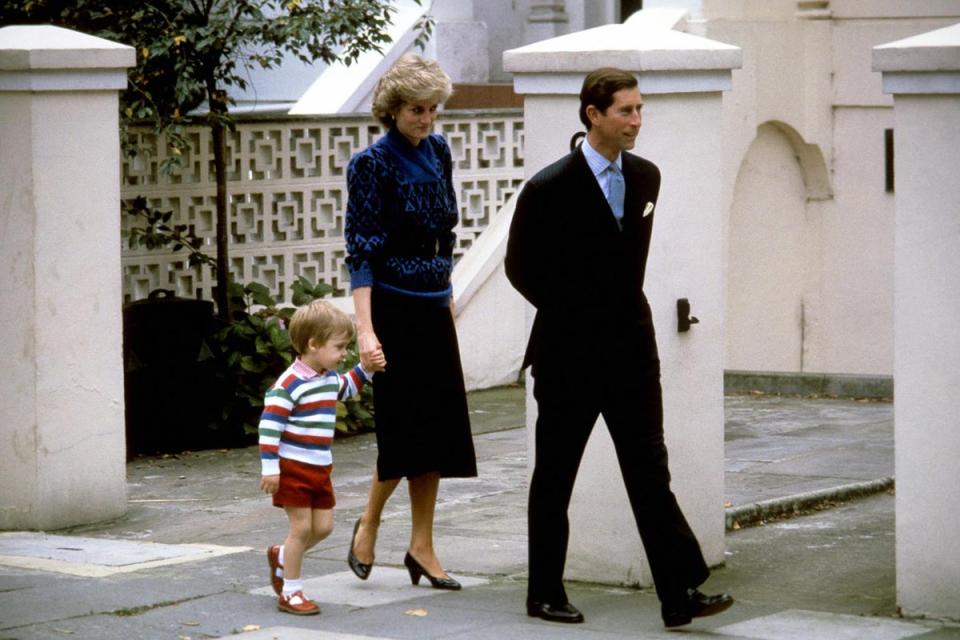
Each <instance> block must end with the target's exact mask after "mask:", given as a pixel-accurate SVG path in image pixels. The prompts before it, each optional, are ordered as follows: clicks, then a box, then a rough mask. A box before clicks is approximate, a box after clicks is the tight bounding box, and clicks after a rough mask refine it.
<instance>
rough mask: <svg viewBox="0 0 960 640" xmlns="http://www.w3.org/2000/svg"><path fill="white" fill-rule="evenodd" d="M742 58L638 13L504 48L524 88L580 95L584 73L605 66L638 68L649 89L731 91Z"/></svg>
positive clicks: (644, 86) (730, 48) (719, 44)
mask: <svg viewBox="0 0 960 640" xmlns="http://www.w3.org/2000/svg"><path fill="white" fill-rule="evenodd" d="M663 17H667V16H663ZM670 19H671V20H672V21H673V22H676V16H670ZM742 63H743V54H742V51H741V50H740V48H739V47H735V46H733V45H729V44H726V43H723V42H717V41H716V40H710V39H708V38H702V37H700V36H695V35H691V34H689V33H683V32H681V31H674V30H673V29H671V28H669V27H668V26H661V25H660V24H659V21H654V20H640V19H636V18H634V17H632V18H631V20H630V21H628V22H627V23H625V24H609V25H604V26H601V27H596V28H593V29H587V30H585V31H578V32H576V33H570V34H566V35H562V36H558V37H556V38H550V39H549V40H543V41H540V42H535V43H533V44H530V45H527V46H524V47H519V48H517V49H510V50H508V51H505V52H504V53H503V68H504V70H506V71H511V72H513V74H514V89H515V91H516V92H517V93H520V94H531V93H539V94H561V95H563V94H573V95H576V94H578V93H579V92H580V85H581V83H582V82H583V76H584V74H586V73H589V72H590V71H593V70H594V69H598V68H600V67H618V68H621V69H626V70H627V71H632V72H635V73H636V74H637V75H638V79H639V81H640V90H641V91H642V92H643V93H696V92H704V91H725V90H727V89H730V88H731V78H730V73H731V71H732V70H733V69H739V68H740V67H741V66H742Z"/></svg>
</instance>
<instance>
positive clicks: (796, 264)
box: [725, 123, 817, 372]
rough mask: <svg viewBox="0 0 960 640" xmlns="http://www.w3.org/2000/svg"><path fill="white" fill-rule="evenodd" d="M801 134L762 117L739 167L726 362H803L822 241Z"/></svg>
mask: <svg viewBox="0 0 960 640" xmlns="http://www.w3.org/2000/svg"><path fill="white" fill-rule="evenodd" d="M798 142H799V143H801V144H802V141H800V140H799V136H797V135H796V133H795V132H794V131H793V130H792V129H789V128H788V127H786V125H782V124H779V123H777V124H773V123H767V124H763V125H761V126H760V127H759V128H758V130H757V137H756V138H755V139H754V141H753V142H752V143H751V145H750V148H749V150H748V151H747V153H746V155H745V156H744V159H743V162H742V164H741V166H740V171H739V174H738V175H737V181H736V184H735V187H734V195H733V203H732V206H731V211H730V224H729V243H728V255H727V259H728V263H727V264H728V268H727V291H726V293H727V295H726V327H727V331H726V362H725V368H726V369H728V370H746V371H788V372H800V371H803V370H804V366H803V365H804V332H805V330H806V327H807V323H808V321H809V319H808V318H807V317H806V311H807V310H806V309H805V293H806V292H807V290H808V287H809V286H810V282H811V278H810V276H811V275H812V274H814V273H815V271H816V270H815V264H816V262H817V260H816V251H817V249H816V247H817V244H816V242H815V236H814V234H813V233H812V229H813V227H812V225H811V223H810V221H809V220H808V217H807V199H808V196H809V193H808V191H809V189H808V185H807V184H806V183H805V180H804V177H805V171H804V166H803V165H802V164H801V163H802V162H804V161H805V160H807V158H806V157H805V154H806V155H808V152H809V151H810V149H809V148H805V149H801V150H798V149H797V144H798ZM808 182H809V180H808ZM814 286H815V285H814Z"/></svg>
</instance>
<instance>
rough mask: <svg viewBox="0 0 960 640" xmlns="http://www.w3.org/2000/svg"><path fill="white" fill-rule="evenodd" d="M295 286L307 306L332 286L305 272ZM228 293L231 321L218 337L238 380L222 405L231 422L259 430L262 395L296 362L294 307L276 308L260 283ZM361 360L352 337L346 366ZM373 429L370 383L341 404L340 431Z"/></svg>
mask: <svg viewBox="0 0 960 640" xmlns="http://www.w3.org/2000/svg"><path fill="white" fill-rule="evenodd" d="M292 288H293V296H292V297H293V300H294V303H295V304H296V305H297V306H301V305H304V304H309V303H311V302H313V301H314V300H316V299H318V298H322V297H323V296H326V295H328V294H329V293H330V292H331V291H333V288H332V287H331V286H330V285H328V284H326V283H318V284H314V283H312V282H310V281H309V280H308V279H306V278H304V277H303V276H300V278H298V279H297V282H296V283H294V285H293V287H292ZM230 297H231V308H232V309H233V310H234V314H233V319H232V320H231V322H230V323H229V324H228V325H227V326H226V327H224V328H223V329H221V330H220V332H219V333H218V334H217V336H216V343H217V345H218V347H219V349H220V350H221V352H222V353H223V355H224V362H225V364H226V368H227V371H228V372H229V375H230V378H231V379H232V380H233V383H234V393H233V398H231V399H230V400H229V401H228V403H227V405H226V406H225V407H224V413H223V418H224V421H225V422H227V423H229V424H242V425H243V427H244V429H245V430H246V432H247V433H256V431H257V423H258V422H259V418H260V411H261V410H262V408H263V395H264V393H265V392H266V390H267V388H269V386H270V385H271V384H273V383H274V382H275V381H276V379H277V378H278V377H279V376H280V374H282V373H283V371H284V370H285V369H286V368H287V367H289V366H290V364H291V363H292V362H293V358H294V352H293V347H292V346H291V344H290V334H289V333H288V332H287V327H288V326H289V325H290V318H291V317H292V316H293V312H294V308H293V307H278V306H277V303H276V301H275V300H274V299H273V297H272V296H271V295H270V292H269V290H268V289H267V288H266V287H264V286H263V285H261V284H258V283H251V284H247V285H245V286H241V285H239V284H236V283H233V284H231V289H230ZM254 307H256V310H253V309H254ZM357 362H359V357H358V354H357V344H356V340H353V342H351V344H350V347H349V348H348V350H347V357H346V359H345V360H344V363H343V366H342V370H347V369H349V368H351V367H353V366H354V365H355V364H356V363H357ZM373 427H374V421H373V389H372V387H371V386H370V385H366V386H364V388H363V390H362V391H361V393H360V395H359V396H357V397H354V398H350V399H349V400H347V401H346V402H342V403H339V405H338V407H337V431H339V432H341V433H361V432H366V431H372V430H373Z"/></svg>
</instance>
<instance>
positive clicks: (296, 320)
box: [290, 300, 353, 355]
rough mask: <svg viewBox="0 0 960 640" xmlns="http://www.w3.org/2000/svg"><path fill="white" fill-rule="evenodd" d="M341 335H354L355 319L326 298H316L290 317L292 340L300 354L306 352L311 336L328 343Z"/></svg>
mask: <svg viewBox="0 0 960 640" xmlns="http://www.w3.org/2000/svg"><path fill="white" fill-rule="evenodd" d="M339 336H349V337H353V321H352V320H351V319H350V316H348V315H347V314H345V313H344V312H343V311H341V310H340V309H338V308H337V307H336V306H334V305H333V304H331V303H330V302H327V301H326V300H314V301H313V302H311V303H310V304H308V305H305V306H303V307H300V308H298V309H297V310H296V311H294V313H293V318H291V319H290V342H291V343H292V344H293V348H294V349H295V350H296V352H297V353H298V354H301V355H302V354H303V353H304V352H306V350H307V345H308V344H309V342H310V338H313V339H314V340H316V341H317V342H319V343H320V344H326V342H327V340H329V339H330V338H335V337H339Z"/></svg>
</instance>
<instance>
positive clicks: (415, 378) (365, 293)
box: [345, 55, 477, 589]
mask: <svg viewBox="0 0 960 640" xmlns="http://www.w3.org/2000/svg"><path fill="white" fill-rule="evenodd" d="M451 92H452V89H451V85H450V79H449V78H448V77H447V75H446V74H445V73H444V72H443V70H442V69H441V68H440V66H439V65H437V63H436V62H433V61H428V60H424V59H423V58H420V57H419V56H415V55H405V56H403V57H402V58H401V59H400V60H399V61H397V63H396V64H395V65H394V66H393V67H391V68H390V70H388V71H387V72H386V73H385V74H384V76H383V77H382V78H381V79H380V81H379V82H378V83H377V86H376V87H375V88H374V92H373V104H372V111H373V114H374V116H375V117H376V118H377V119H378V120H379V121H380V122H381V123H382V124H383V125H384V127H385V128H386V129H387V134H386V135H385V136H383V137H382V138H380V139H379V140H378V141H377V142H375V143H374V144H372V145H370V146H369V147H368V148H366V149H364V150H363V151H361V152H360V153H358V154H357V155H355V156H354V157H353V159H352V160H351V161H350V165H349V167H348V168H347V188H348V191H349V199H348V202H347V218H346V230H345V231H346V240H347V253H348V256H347V267H348V269H349V271H350V284H351V288H352V290H353V301H354V307H355V311H356V319H357V343H358V347H359V350H360V357H361V360H362V361H364V362H367V361H368V360H369V359H370V358H371V357H373V356H374V355H375V354H378V353H379V351H380V350H381V349H382V352H383V355H384V356H385V357H386V361H387V364H386V369H385V370H384V371H382V372H381V373H379V374H377V376H376V378H375V380H374V384H373V398H374V411H375V414H376V423H377V449H378V457H377V466H376V469H375V470H374V473H373V480H372V483H371V488H370V495H369V498H368V500H367V507H366V510H365V511H364V514H363V516H362V517H361V518H360V519H359V520H357V522H356V524H355V525H354V529H353V538H352V540H351V545H350V553H349V555H348V557H347V561H348V563H349V565H350V568H351V569H352V570H353V572H354V573H355V574H356V575H357V576H358V577H359V578H361V579H362V580H366V579H367V577H368V576H369V575H370V570H371V569H372V566H373V561H374V547H375V545H376V538H377V531H378V528H379V526H380V515H381V513H382V511H383V507H384V505H385V504H386V501H387V499H388V498H389V497H390V495H391V494H392V493H393V491H394V489H396V487H397V485H398V484H399V482H400V480H401V479H402V478H407V481H408V486H409V491H410V505H411V521H412V528H411V535H410V547H409V550H408V552H407V554H406V557H405V558H404V564H405V565H406V567H407V569H408V571H409V572H410V579H411V581H412V582H413V584H417V583H419V581H420V578H421V577H426V578H427V579H428V580H429V582H430V584H431V585H432V586H433V587H434V588H437V589H459V588H460V584H459V583H458V582H457V581H456V580H454V579H452V578H450V577H449V576H448V575H447V574H446V572H445V571H444V570H443V567H442V565H441V564H440V561H439V560H438V559H437V556H436V553H435V552H434V548H433V515H434V508H435V505H436V500H437V491H438V488H439V483H440V478H448V477H473V476H476V475H477V465H476V458H475V456H474V450H473V440H472V436H471V433H470V422H469V417H468V414H467V402H466V393H465V391H464V384H463V371H462V368H461V365H460V352H459V347H458V345H457V336H456V329H455V326H454V320H453V307H452V295H453V291H452V287H451V285H450V272H451V270H452V268H453V247H454V241H455V237H454V232H453V229H454V227H455V226H456V224H457V221H458V220H459V217H460V214H459V209H458V207H457V199H456V193H455V192H454V189H453V179H452V176H451V171H452V161H451V156H450V148H449V147H448V146H447V143H446V141H445V140H444V139H443V137H442V136H440V135H437V134H431V131H432V129H433V122H434V120H436V117H437V107H438V105H440V104H442V103H443V102H445V101H446V100H447V98H449V97H450V94H451Z"/></svg>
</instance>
